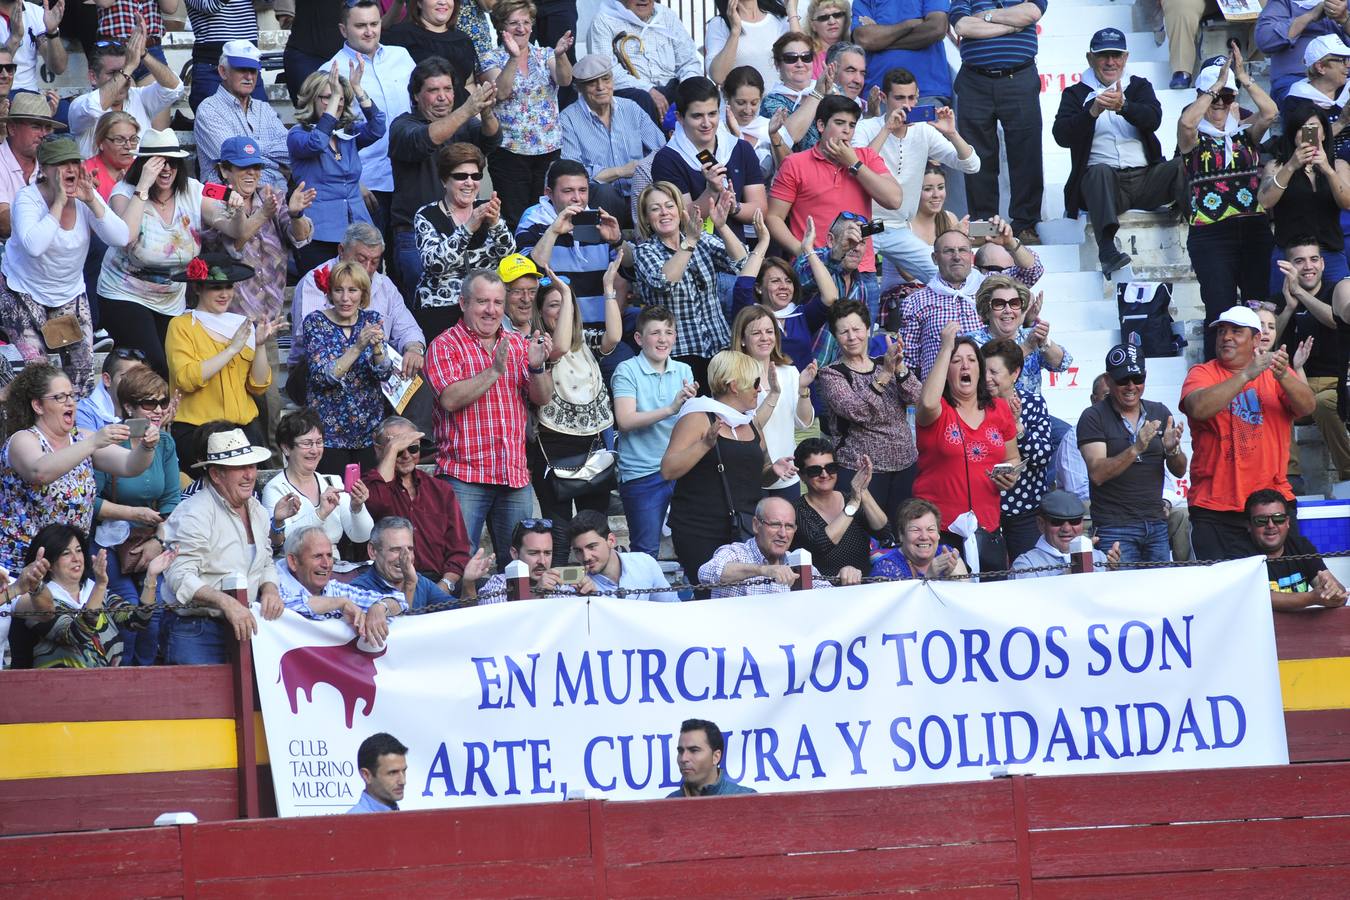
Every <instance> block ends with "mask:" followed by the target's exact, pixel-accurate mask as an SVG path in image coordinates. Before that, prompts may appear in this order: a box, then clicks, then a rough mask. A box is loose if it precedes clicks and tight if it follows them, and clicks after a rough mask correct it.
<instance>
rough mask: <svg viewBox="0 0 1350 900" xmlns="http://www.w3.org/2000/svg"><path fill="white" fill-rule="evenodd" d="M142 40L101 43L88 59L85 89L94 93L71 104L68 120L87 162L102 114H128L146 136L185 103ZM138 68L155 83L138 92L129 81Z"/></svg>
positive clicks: (173, 78)
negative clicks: (173, 108)
mask: <svg viewBox="0 0 1350 900" xmlns="http://www.w3.org/2000/svg"><path fill="white" fill-rule="evenodd" d="M145 40H146V37H145V32H144V31H141V30H139V29H137V30H136V31H134V32H133V33H132V35H131V39H130V40H128V41H127V42H126V43H125V44H122V43H119V42H117V41H100V42H98V43H97V44H95V45H94V48H93V51H92V52H91V53H90V55H89V83H90V84H91V85H93V88H94V89H93V90H92V91H90V92H89V93H87V94H82V95H81V96H79V97H76V98H75V99H74V100H72V101H71V102H70V109H69V111H68V112H67V114H66V116H67V121H69V122H70V133H71V134H72V135H74V136H75V140H76V141H78V142H79V145H80V153H82V154H84V156H85V158H86V159H87V158H89V157H92V156H95V155H96V154H97V153H98V152H99V151H98V148H97V147H95V146H94V126H95V125H97V124H98V120H99V117H100V116H102V115H103V114H104V113H105V112H109V111H111V110H114V109H117V110H123V111H125V112H127V113H129V114H130V115H131V117H132V118H134V119H135V120H136V122H137V124H139V125H140V126H141V128H140V133H141V134H145V133H146V132H147V131H149V130H150V129H151V128H153V127H154V121H155V117H156V116H158V115H159V114H160V113H163V112H164V111H165V110H167V109H168V108H169V107H171V106H173V105H174V104H175V103H177V102H178V101H179V100H180V99H182V97H183V92H184V89H183V82H182V81H180V80H179V78H178V76H177V75H175V74H174V71H173V70H172V69H170V68H169V67H168V66H166V65H164V63H163V62H161V61H160V60H159V58H158V57H156V56H154V55H152V54H150V53H147V52H145ZM58 43H59V42H58ZM142 62H144V64H145V68H146V69H148V70H149V72H150V74H151V75H152V76H153V77H154V81H153V82H152V83H150V84H148V85H145V86H144V87H137V86H135V85H134V84H133V83H132V78H133V77H134V73H135V71H136V69H137V67H138V66H140V65H141V63H142ZM165 124H166V126H167V117H166V118H165Z"/></svg>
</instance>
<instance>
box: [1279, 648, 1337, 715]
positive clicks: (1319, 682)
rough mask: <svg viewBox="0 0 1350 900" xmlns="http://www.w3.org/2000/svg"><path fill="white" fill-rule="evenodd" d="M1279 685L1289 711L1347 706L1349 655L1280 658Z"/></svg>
mask: <svg viewBox="0 0 1350 900" xmlns="http://www.w3.org/2000/svg"><path fill="white" fill-rule="evenodd" d="M1280 689H1281V690H1282V691H1283V692H1284V708H1285V709H1286V710H1288V711H1290V712H1297V711H1299V710H1312V709H1350V657H1348V656H1334V657H1326V658H1323V659H1283V660H1280Z"/></svg>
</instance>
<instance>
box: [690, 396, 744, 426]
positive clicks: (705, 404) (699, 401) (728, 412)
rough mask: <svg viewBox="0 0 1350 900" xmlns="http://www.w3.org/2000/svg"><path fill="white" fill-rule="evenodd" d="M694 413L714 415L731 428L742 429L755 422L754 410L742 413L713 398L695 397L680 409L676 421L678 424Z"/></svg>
mask: <svg viewBox="0 0 1350 900" xmlns="http://www.w3.org/2000/svg"><path fill="white" fill-rule="evenodd" d="M694 413H712V414H713V415H715V416H717V417H718V418H719V419H721V420H722V421H723V422H725V423H727V427H729V428H740V427H741V426H742V425H749V424H750V423H751V422H753V421H755V411H754V410H753V409H752V410H750V411H749V412H741V411H740V410H739V409H733V408H732V407H730V406H727V405H726V404H725V403H723V402H722V401H721V400H714V399H713V398H711V397H694V398H693V399H691V400H686V401H685V403H684V406H682V407H680V415H679V418H677V419H676V420H675V421H677V422H678V421H679V420H680V419H683V418H684V417H685V416H688V415H692V414H694Z"/></svg>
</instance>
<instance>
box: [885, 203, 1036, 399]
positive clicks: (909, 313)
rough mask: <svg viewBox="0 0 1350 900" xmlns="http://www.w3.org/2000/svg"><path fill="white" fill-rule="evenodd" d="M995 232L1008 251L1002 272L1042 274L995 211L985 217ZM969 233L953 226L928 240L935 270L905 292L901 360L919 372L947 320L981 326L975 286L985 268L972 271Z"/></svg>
mask: <svg viewBox="0 0 1350 900" xmlns="http://www.w3.org/2000/svg"><path fill="white" fill-rule="evenodd" d="M990 224H992V225H993V226H994V228H995V229H996V231H997V233H996V234H995V235H994V236H993V237H992V238H990V239H989V241H990V243H994V244H998V245H1000V246H1001V247H1003V248H1004V249H1005V250H1007V251H1008V252H1010V253H1011V254H1012V261H1013V266H1014V267H1013V268H1012V269H1011V270H1010V271H1007V272H1005V273H1004V274H1006V275H1008V276H1010V277H1012V278H1015V279H1017V280H1018V281H1020V282H1022V283H1023V284H1025V285H1026V286H1027V287H1031V286H1032V285H1034V284H1035V283H1036V282H1037V281H1040V280H1041V276H1042V275H1044V274H1045V267H1044V266H1042V265H1041V260H1040V257H1038V256H1037V255H1036V254H1035V253H1033V252H1032V251H1031V250H1030V249H1029V248H1028V247H1027V246H1026V245H1025V244H1023V243H1022V240H1021V238H1017V237H1014V236H1013V233H1012V228H1011V227H1010V226H1009V225H1008V224H1007V223H1006V222H1004V221H1003V220H1002V219H1000V218H999V217H998V216H994V218H993V219H991V220H990ZM974 258H975V255H974V253H973V252H971V245H970V238H969V237H967V236H966V234H965V232H963V231H959V230H957V229H952V230H950V231H944V232H943V233H942V234H940V235H938V236H937V240H936V241H934V243H933V262H935V263H937V270H938V273H937V275H935V276H934V277H933V280H932V281H930V282H928V286H927V287H925V288H924V289H923V290H921V291H915V292H914V293H912V294H910V295H909V296H908V297H906V298H905V306H904V312H903V313H902V315H901V325H900V339H901V340H902V341H903V342H904V345H905V362H906V363H907V364H908V365H909V367H910V368H912V369H914V370H916V371H917V372H918V373H920V374H921V375H923V374H927V372H928V369H929V368H930V367H931V366H932V365H933V360H934V359H936V358H937V353H938V348H939V347H940V346H942V329H943V328H945V327H946V326H947V323H948V322H959V323H961V333H963V334H965V333H967V332H972V331H979V330H980V328H982V327H983V326H984V323H983V322H981V321H980V314H979V313H978V312H977V311H976V309H975V292H976V291H978V290H979V289H980V284H981V283H982V282H983V281H984V273H983V272H978V271H973V270H972V268H971V263H972V262H973V260H974Z"/></svg>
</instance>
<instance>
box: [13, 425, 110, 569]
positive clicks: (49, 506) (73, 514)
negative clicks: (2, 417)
mask: <svg viewBox="0 0 1350 900" xmlns="http://www.w3.org/2000/svg"><path fill="white" fill-rule="evenodd" d="M28 431H29V433H31V434H33V435H35V436H36V437H37V439H38V444H39V445H40V446H41V447H42V452H43V453H52V452H54V449H55V448H53V447H52V445H51V444H50V443H49V442H48V441H47V438H46V437H45V436H44V435H43V434H42V432H41V431H40V430H39V429H38V428H37V427H36V426H34V427H33V428H29V429H28ZM83 439H84V436H83V435H81V434H80V430H79V429H78V428H77V429H75V431H74V432H73V433H72V434H71V440H72V441H79V440H83ZM13 442H14V436H13V435H11V436H10V438H9V440H7V441H5V445H4V447H3V448H0V566H4V567H5V568H6V569H8V570H9V571H10V572H11V573H17V572H18V571H19V570H20V569H22V568H23V557H24V553H26V552H27V550H28V544H29V543H30V542H31V541H32V540H33V538H34V537H35V536H36V535H37V533H38V532H39V531H41V530H42V529H43V528H45V527H46V526H48V525H51V524H53V523H55V522H64V523H65V524H67V525H73V526H74V527H76V528H78V529H80V530H81V531H83V532H84V533H85V534H88V533H89V529H90V527H91V526H92V525H93V521H94V498H95V497H96V496H98V485H97V484H95V482H94V464H93V461H92V460H91V459H90V458H88V457H86V458H85V459H84V460H82V461H81V462H80V464H79V465H77V466H76V467H75V468H73V469H71V470H70V471H69V472H66V473H65V474H64V475H62V476H61V477H60V478H57V479H56V480H55V481H53V482H52V483H51V484H48V485H46V486H38V485H35V484H33V483H32V482H30V481H27V480H25V479H24V478H23V477H22V476H21V475H19V473H18V472H16V471H15V470H14V467H13V466H12V465H11V464H10V461H9V453H10V447H11V446H12V444H13Z"/></svg>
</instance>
